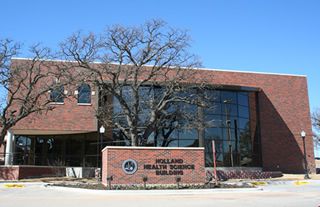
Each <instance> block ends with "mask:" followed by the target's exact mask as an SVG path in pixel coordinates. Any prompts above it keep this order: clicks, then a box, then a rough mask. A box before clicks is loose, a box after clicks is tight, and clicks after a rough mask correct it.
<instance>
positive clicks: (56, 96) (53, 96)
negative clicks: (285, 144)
mask: <svg viewBox="0 0 320 207" xmlns="http://www.w3.org/2000/svg"><path fill="white" fill-rule="evenodd" d="M63 92H64V87H63V86H57V87H55V88H54V89H53V90H52V91H51V93H50V100H51V101H52V102H55V103H63V99H64V95H63Z"/></svg>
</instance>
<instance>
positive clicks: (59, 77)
mask: <svg viewBox="0 0 320 207" xmlns="http://www.w3.org/2000/svg"><path fill="white" fill-rule="evenodd" d="M20 50H21V45H20V44H19V43H15V42H13V41H11V40H8V39H4V40H0V90H1V100H0V145H2V144H3V141H4V137H5V135H6V133H7V131H8V130H9V129H10V128H12V127H13V126H15V125H16V124H17V123H18V122H19V121H21V120H22V119H24V118H26V117H28V116H29V115H30V114H33V113H41V112H44V111H48V110H52V109H53V108H54V107H53V105H51V104H50V102H52V100H51V99H50V92H53V91H55V90H56V89H57V88H59V87H60V86H62V85H65V84H66V83H67V81H69V80H70V79H67V78H63V77H65V74H66V73H65V72H66V70H64V69H63V67H60V66H59V68H57V67H55V65H54V62H50V61H48V59H51V58H53V56H52V55H51V52H50V49H48V48H45V47H41V46H40V45H39V44H37V45H34V46H32V47H30V50H29V51H30V54H31V58H30V59H28V60H25V61H19V60H17V61H13V60H12V58H13V57H14V56H17V55H19V52H20ZM49 68H50V69H49ZM58 95H60V96H63V93H61V94H58Z"/></svg>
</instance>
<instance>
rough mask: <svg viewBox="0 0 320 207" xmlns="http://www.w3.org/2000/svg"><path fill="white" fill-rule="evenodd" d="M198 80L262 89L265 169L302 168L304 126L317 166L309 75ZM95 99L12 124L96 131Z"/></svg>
mask: <svg viewBox="0 0 320 207" xmlns="http://www.w3.org/2000/svg"><path fill="white" fill-rule="evenodd" d="M16 61H18V60H16ZM19 61H23V60H19ZM197 76H198V77H197ZM199 79H207V80H208V82H209V83H211V84H216V85H232V86H249V87H257V88H260V89H261V92H259V95H258V98H259V106H258V107H259V109H260V120H259V121H260V127H261V148H262V165H263V168H264V169H265V170H280V171H283V172H290V173H301V172H303V145H302V139H301V137H300V131H301V130H305V131H306V132H307V137H306V147H307V155H308V156H307V158H308V163H309V165H310V168H311V169H312V171H313V172H314V171H315V161H314V149H313V141H312V136H311V135H312V130H311V119H310V108H309V98H308V91H307V79H306V77H304V76H291V75H273V74H259V73H248V72H230V71H218V70H199V71H198V72H197V75H195V76H194V80H199ZM96 98H97V96H95V97H92V100H93V105H92V106H78V105H77V103H76V100H75V99H71V100H68V101H65V104H64V105H58V106H57V107H56V109H54V111H52V112H48V114H42V115H34V116H30V117H28V118H27V119H25V120H23V121H22V122H20V123H19V124H18V125H17V126H16V127H14V129H30V130H56V131H62V132H63V131H67V130H75V131H76V130H78V131H79V130H87V131H95V130H97V121H96V118H95V116H94V106H95V104H96Z"/></svg>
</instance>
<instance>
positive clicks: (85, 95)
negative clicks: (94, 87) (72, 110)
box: [78, 83, 91, 103]
mask: <svg viewBox="0 0 320 207" xmlns="http://www.w3.org/2000/svg"><path fill="white" fill-rule="evenodd" d="M78 91H79V94H78V103H91V88H90V86H89V85H88V84H85V83H83V84H81V85H80V86H79V87H78Z"/></svg>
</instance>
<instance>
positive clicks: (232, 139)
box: [113, 86, 259, 167]
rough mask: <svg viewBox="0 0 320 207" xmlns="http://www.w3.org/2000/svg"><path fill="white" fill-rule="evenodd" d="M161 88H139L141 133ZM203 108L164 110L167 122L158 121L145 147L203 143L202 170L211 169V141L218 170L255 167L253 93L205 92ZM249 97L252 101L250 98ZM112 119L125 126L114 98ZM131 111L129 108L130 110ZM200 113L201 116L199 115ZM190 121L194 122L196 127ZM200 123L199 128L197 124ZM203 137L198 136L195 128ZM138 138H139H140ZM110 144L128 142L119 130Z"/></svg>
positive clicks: (185, 106) (129, 96) (179, 105)
mask: <svg viewBox="0 0 320 207" xmlns="http://www.w3.org/2000/svg"><path fill="white" fill-rule="evenodd" d="M122 90H123V93H124V94H126V99H127V100H128V101H129V105H130V99H132V92H131V89H130V88H129V87H125V88H124V89H122ZM163 91H164V90H163V89H162V88H161V87H151V86H146V87H142V88H141V91H139V94H140V97H141V102H140V103H141V106H139V110H140V111H139V120H138V123H139V127H140V128H141V132H143V130H144V128H143V127H145V125H146V123H148V121H149V119H150V107H152V104H154V103H157V101H159V100H160V99H161V98H162V94H163ZM196 93H199V91H198V90H190V91H188V92H183V93H180V94H179V96H181V97H184V96H188V97H191V98H192V97H196V96H195V94H196ZM201 95H202V98H203V101H204V103H205V104H204V105H203V106H202V107H201V108H199V107H198V106H196V105H193V104H187V103H176V104H171V105H168V107H167V108H166V109H165V110H166V114H167V118H166V119H164V120H162V122H161V123H160V124H159V125H158V127H157V129H155V130H154V131H153V132H152V133H150V135H149V136H148V137H147V138H146V139H147V140H146V146H158V147H197V146H199V139H203V140H204V142H203V143H204V147H205V162H206V166H207V167H209V166H212V165H213V160H212V157H213V156H212V145H211V144H212V140H214V141H215V147H216V149H215V150H216V157H217V165H218V166H226V167H228V166H252V163H256V166H259V162H258V161H257V160H258V159H259V156H257V155H256V154H257V153H256V152H257V149H255V150H254V149H253V144H252V139H257V138H256V137H254V136H253V135H252V136H251V133H252V131H253V130H255V128H256V124H257V122H256V121H254V122H252V123H251V125H252V126H250V120H251V119H253V120H256V115H255V114H250V107H251V106H252V107H256V106H255V104H256V103H255V101H254V100H255V92H241V91H227V90H213V89H212V90H211V89H206V90H204V91H203V92H201ZM248 97H250V99H249V98H248ZM251 97H253V98H251ZM113 107H114V109H113V113H114V114H113V117H114V120H117V121H119V122H121V123H122V124H124V126H126V122H127V120H126V118H125V116H124V114H123V113H122V108H121V106H120V104H119V102H118V100H117V99H116V98H114V100H113ZM130 107H131V106H130ZM199 111H202V115H201V116H200V115H199ZM194 120H197V121H196V123H195V121H194ZM200 122H201V124H199V123H200ZM200 126H201V127H202V128H203V133H202V132H201V133H199V129H200V128H199V127H200ZM141 136H142V134H141ZM113 140H114V141H115V142H117V143H118V144H119V145H130V144H131V143H130V139H129V138H127V137H125V135H124V133H122V132H121V131H120V130H119V129H116V128H115V130H114V132H113ZM253 152H255V155H253Z"/></svg>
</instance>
